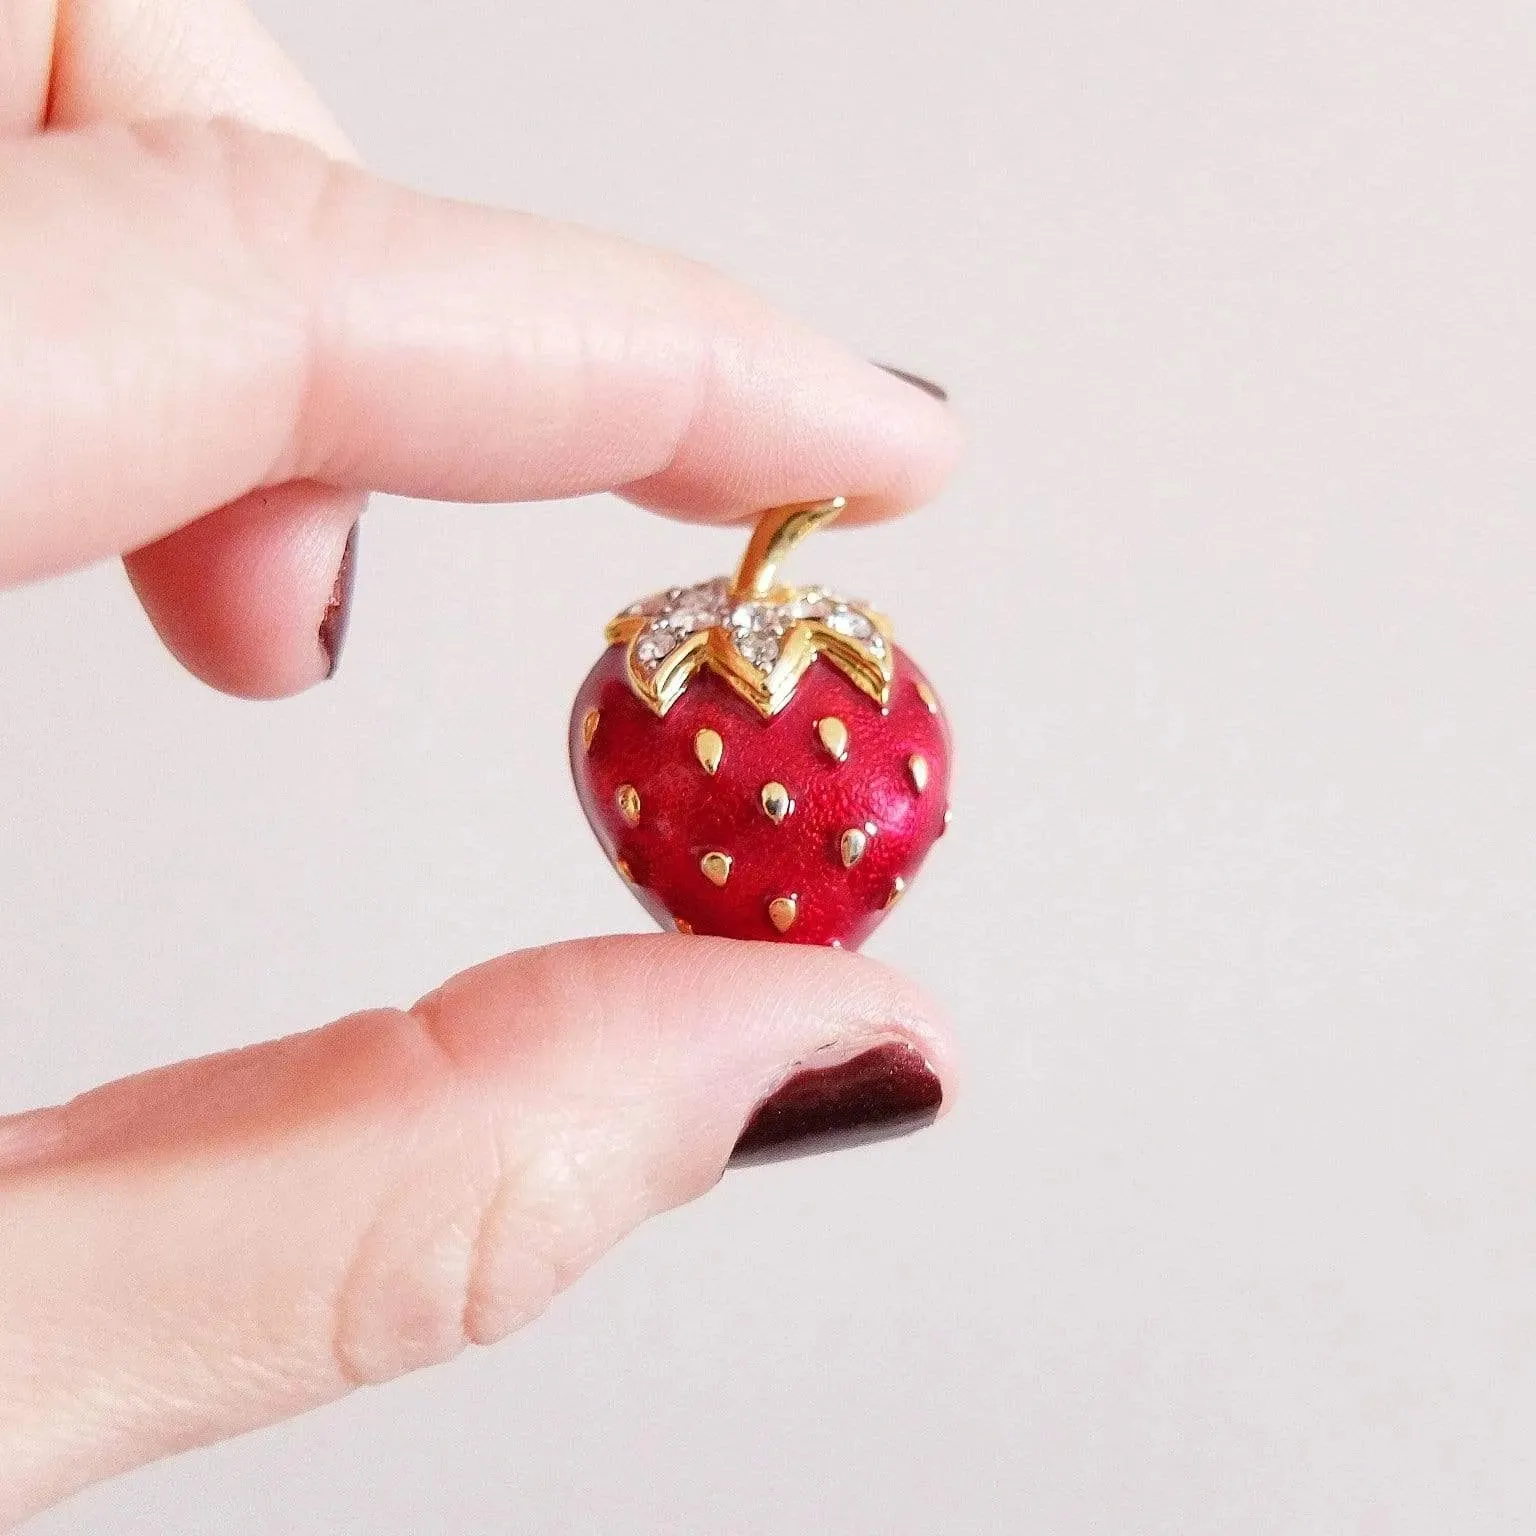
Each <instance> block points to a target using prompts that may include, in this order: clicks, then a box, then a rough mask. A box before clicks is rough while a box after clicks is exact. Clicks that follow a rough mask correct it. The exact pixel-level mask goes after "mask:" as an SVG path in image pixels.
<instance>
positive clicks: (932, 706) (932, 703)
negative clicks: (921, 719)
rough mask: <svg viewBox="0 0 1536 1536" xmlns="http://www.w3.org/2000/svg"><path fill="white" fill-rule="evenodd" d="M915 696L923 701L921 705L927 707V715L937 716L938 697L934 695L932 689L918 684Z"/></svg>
mask: <svg viewBox="0 0 1536 1536" xmlns="http://www.w3.org/2000/svg"><path fill="white" fill-rule="evenodd" d="M917 696H918V698H920V699H921V700H922V701H923V703H924V704H925V705H927V707H928V713H929V714H930V715H936V714H938V712H939V700H938V696H937V695H936V694H935V693H934V691H933V689H932V688H930V687H929V686H928V684H927V683H919V684H918V685H917Z"/></svg>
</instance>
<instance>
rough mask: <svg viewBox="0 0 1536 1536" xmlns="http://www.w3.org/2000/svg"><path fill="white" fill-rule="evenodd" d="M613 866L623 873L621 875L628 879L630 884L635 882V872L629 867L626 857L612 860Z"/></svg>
mask: <svg viewBox="0 0 1536 1536" xmlns="http://www.w3.org/2000/svg"><path fill="white" fill-rule="evenodd" d="M613 867H614V868H615V869H616V870H618V872H619V873H620V874H621V875H623V877H624V878H625V879H626V880H627V881H629V883H630V884H631V885H633V884H634V883H635V872H634V870H632V869H631V868H630V867H629V860H628V859H615V860H614V861H613Z"/></svg>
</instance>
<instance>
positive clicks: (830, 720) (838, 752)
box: [816, 715, 848, 763]
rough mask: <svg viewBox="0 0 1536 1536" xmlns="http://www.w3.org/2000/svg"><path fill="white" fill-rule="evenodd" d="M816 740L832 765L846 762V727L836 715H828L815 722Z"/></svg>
mask: <svg viewBox="0 0 1536 1536" xmlns="http://www.w3.org/2000/svg"><path fill="white" fill-rule="evenodd" d="M816 739H817V740H818V741H819V742H820V743H821V749H822V751H823V752H825V753H826V754H827V756H828V757H830V758H831V759H832V761H833V762H834V763H846V762H847V761H848V727H847V726H846V725H844V724H843V722H842V721H841V720H839V719H838V718H837V716H836V715H828V716H826V718H825V719H822V720H818V721H817V722H816Z"/></svg>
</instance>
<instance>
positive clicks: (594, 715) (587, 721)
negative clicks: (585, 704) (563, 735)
mask: <svg viewBox="0 0 1536 1536" xmlns="http://www.w3.org/2000/svg"><path fill="white" fill-rule="evenodd" d="M602 718H603V717H602V716H601V715H600V714H599V713H598V712H597V711H596V710H595V709H589V710H588V711H587V712H586V714H584V715H583V716H582V717H581V745H582V747H583V749H584V750H586V751H588V752H590V751H591V750H592V738H593V737H594V736H596V735H597V722H598V721H599V720H601V719H602Z"/></svg>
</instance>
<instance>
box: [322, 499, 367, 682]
mask: <svg viewBox="0 0 1536 1536" xmlns="http://www.w3.org/2000/svg"><path fill="white" fill-rule="evenodd" d="M357 529H358V525H357V524H356V523H353V524H352V531H351V532H350V533H349V534H348V535H347V547H346V548H345V549H344V550H342V552H341V564H340V565H339V566H337V567H336V581H335V584H334V585H333V586H332V588H331V595H330V598H329V600H328V601H327V602H326V605H325V616H324V618H322V619H321V620H320V645H321V648H322V649H323V650H324V651H325V654H326V655H327V656H328V657H329V658H330V663H331V664H330V666H329V667H327V668H326V673H325V675H326V676H327V677H335V675H336V664H337V663H338V662H339V661H340V660H341V648H342V646H344V645H345V644H346V643H347V621H348V619H350V618H351V617H352V579H353V576H354V575H355V573H356V570H357Z"/></svg>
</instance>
